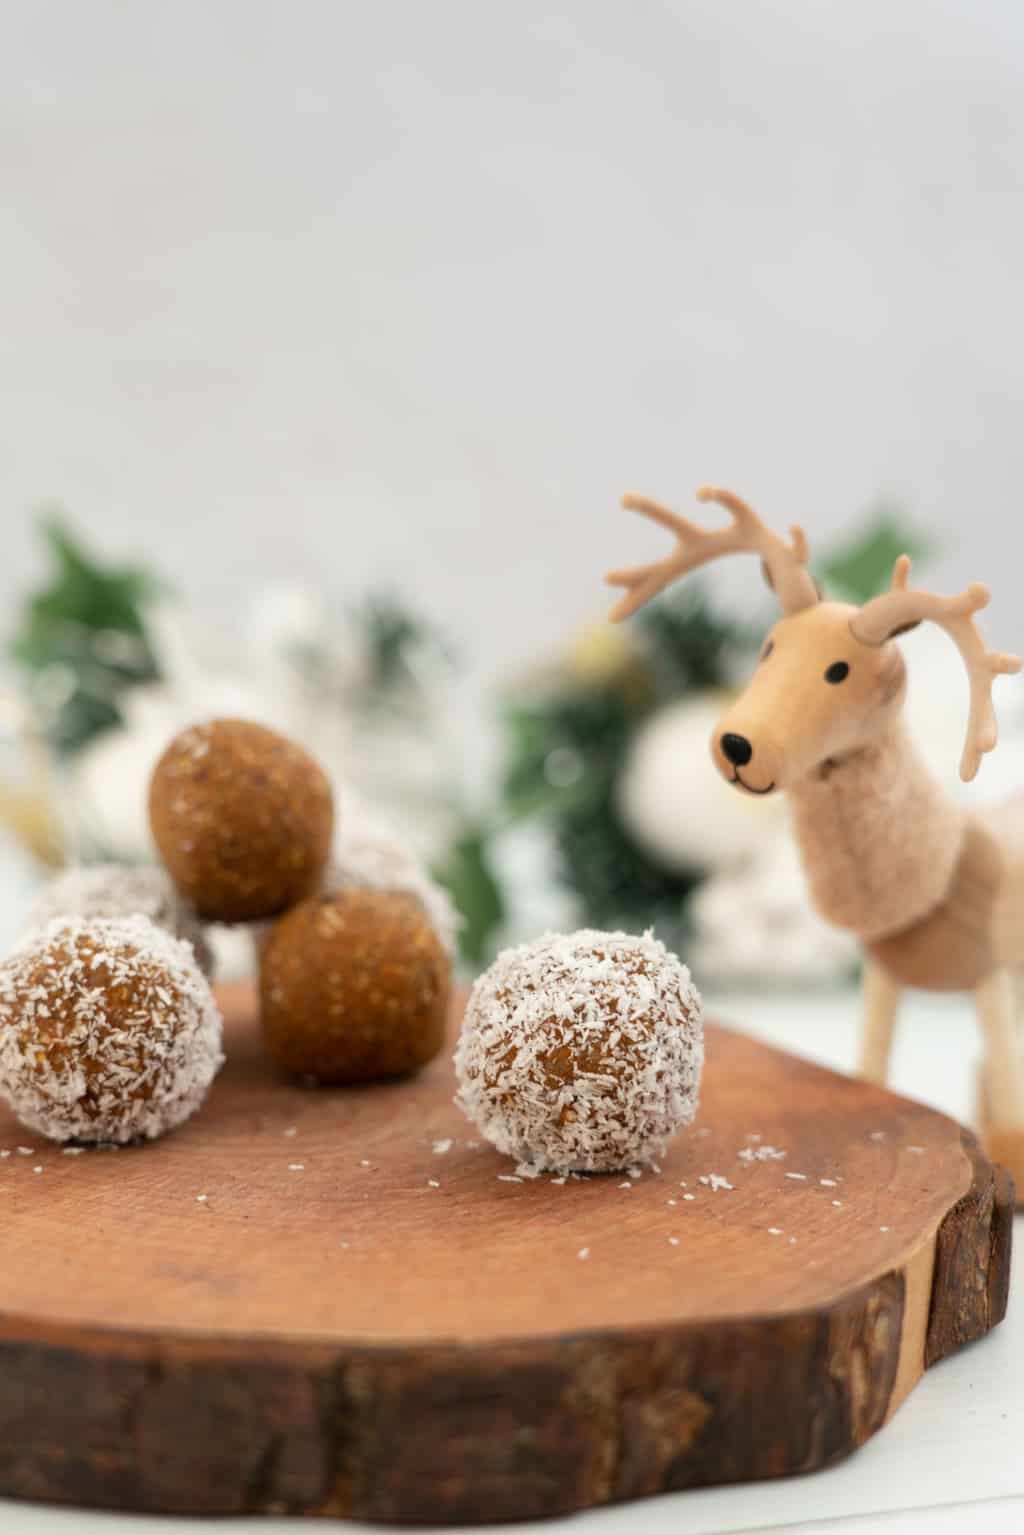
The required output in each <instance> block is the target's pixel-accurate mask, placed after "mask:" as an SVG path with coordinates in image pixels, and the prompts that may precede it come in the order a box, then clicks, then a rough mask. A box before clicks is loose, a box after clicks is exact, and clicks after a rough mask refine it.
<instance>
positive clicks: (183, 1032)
mask: <svg viewBox="0 0 1024 1535" xmlns="http://www.w3.org/2000/svg"><path fill="white" fill-rule="evenodd" d="M222 1061H223V1055H222V1053H221V1017H220V1013H219V1011H218V1009H217V1005H216V1003H215V1002H214V999H213V993H212V991H211V990H210V987H209V984H208V982H207V980H206V978H205V976H204V975H203V974H202V972H201V971H200V969H199V967H198V965H197V964H196V960H195V955H194V953H193V950H192V945H191V944H190V943H186V942H183V941H182V940H181V939H178V938H174V937H172V936H171V934H170V933H168V932H166V931H165V929H163V928H160V927H157V925H156V924H155V923H154V922H151V921H150V920H149V918H148V917H143V916H133V917H76V918H63V917H58V918H56V919H55V920H54V921H53V922H51V923H50V924H49V926H48V927H46V928H43V929H42V930H37V931H36V932H34V933H30V934H29V935H28V936H27V937H26V938H24V939H23V940H22V942H21V944H20V945H19V946H18V947H17V948H16V949H14V950H13V951H12V953H11V954H10V955H9V956H8V957H7V959H6V960H4V962H3V963H2V964H0V1096H2V1097H3V1098H4V1099H6V1101H7V1102H8V1103H9V1104H10V1106H11V1109H12V1110H13V1112H14V1113H15V1114H16V1115H17V1117H18V1118H19V1119H20V1120H21V1122H22V1124H24V1125H28V1126H29V1128H30V1129H33V1130H37V1131H39V1133H40V1134H42V1135H47V1136H49V1137H50V1138H51V1140H55V1141H69V1140H78V1141H113V1142H124V1141H132V1140H136V1139H139V1138H142V1137H145V1138H147V1139H150V1140H152V1139H153V1138H154V1137H156V1136H158V1135H163V1134H164V1132H165V1131H167V1130H173V1129H174V1128H175V1126H176V1125H180V1124H182V1123H183V1122H184V1121H185V1120H186V1119H188V1118H189V1116H190V1115H191V1114H193V1113H194V1112H195V1111H196V1109H197V1108H198V1107H199V1105H200V1104H201V1103H202V1101H203V1099H204V1098H205V1096H206V1092H207V1089H208V1088H209V1086H210V1083H211V1082H212V1081H213V1078H214V1077H215V1075H216V1074H217V1071H218V1070H219V1069H220V1066H221V1063H222Z"/></svg>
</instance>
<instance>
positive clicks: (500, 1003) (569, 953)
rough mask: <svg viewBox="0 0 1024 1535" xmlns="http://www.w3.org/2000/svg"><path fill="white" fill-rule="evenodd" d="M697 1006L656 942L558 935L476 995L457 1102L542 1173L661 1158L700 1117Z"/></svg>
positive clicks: (508, 964)
mask: <svg viewBox="0 0 1024 1535" xmlns="http://www.w3.org/2000/svg"><path fill="white" fill-rule="evenodd" d="M703 1060H704V1031H703V1018H702V1009H701V1001H700V997H699V995H698V993H697V990H696V988H695V987H694V985H693V983H692V981H691V980H690V972H689V971H688V970H687V968H686V966H685V965H684V964H682V963H681V961H680V960H678V959H677V958H676V956H675V955H674V954H672V953H670V951H669V950H668V949H666V948H665V946H664V944H661V943H659V942H658V941H657V939H655V938H654V937H652V936H651V935H650V934H645V935H644V936H643V937H631V936H629V935H628V934H626V933H601V932H595V931H592V930H587V929H585V930H583V931H582V932H578V933H571V934H567V935H563V934H555V933H550V934H548V935H547V936H546V937H544V938H540V939H538V940H537V941H536V942H534V943H528V944H523V945H522V946H521V947H519V948H517V949H508V950H506V951H505V952H504V953H503V954H500V955H499V956H498V958H497V960H496V961H495V962H494V964H493V965H492V966H491V968H490V969H489V970H487V971H486V972H485V973H484V974H483V975H482V976H481V977H480V979H479V980H478V981H477V983H476V985H475V986H474V987H473V991H472V994H471V996H470V999H469V1004H468V1006H467V1008H466V1014H465V1018H464V1021H463V1025H462V1033H461V1036H460V1039H459V1044H458V1048H457V1050H456V1052H455V1071H456V1076H457V1078H458V1083H459V1090H458V1095H457V1098H456V1102H457V1103H458V1104H459V1107H460V1108H461V1109H462V1110H463V1112H464V1113H465V1114H466V1115H467V1117H468V1118H469V1119H470V1120H472V1122H473V1124H475V1125H476V1126H477V1128H478V1129H479V1130H480V1131H481V1132H482V1133H483V1134H484V1135H485V1136H486V1137H487V1139H488V1140H489V1141H490V1142H491V1143H492V1144H493V1145H494V1146H496V1147H497V1149H498V1150H499V1151H503V1152H505V1153H507V1155H509V1156H512V1157H515V1158H516V1160H517V1161H519V1162H524V1163H527V1164H529V1165H530V1166H533V1167H536V1168H537V1169H538V1170H541V1169H550V1170H552V1171H557V1172H614V1171H617V1170H618V1169H620V1168H624V1167H629V1166H630V1165H631V1164H633V1163H645V1162H647V1163H649V1162H650V1161H651V1160H652V1159H653V1158H657V1157H658V1156H660V1155H661V1154H662V1152H663V1150H664V1148H665V1146H666V1144H667V1142H668V1140H669V1138H670V1137H671V1136H672V1135H674V1134H675V1132H676V1131H677V1130H678V1129H680V1127H681V1126H682V1125H685V1124H687V1123H689V1121H690V1120H691V1119H692V1118H693V1115H694V1113H695V1111H696V1107H697V1095H698V1090H699V1087H700V1079H701V1070H702V1067H703Z"/></svg>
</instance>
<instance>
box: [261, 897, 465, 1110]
mask: <svg viewBox="0 0 1024 1535" xmlns="http://www.w3.org/2000/svg"><path fill="white" fill-rule="evenodd" d="M449 970H450V967H449V962H448V955H447V954H446V952H445V949H444V946H443V944H442V943H441V940H440V939H439V938H438V936H437V933H436V932H435V930H434V927H433V924H432V922H431V920H430V918H429V916H428V915H427V912H426V910H425V909H424V907H423V906H422V904H421V903H420V902H419V901H418V900H417V899H416V898H415V897H414V896H411V895H409V894H407V893H406V892H404V891H397V890H373V889H368V888H366V887H363V886H357V885H346V886H344V887H343V888H342V889H340V890H336V891H333V892H324V893H323V894H321V895H317V896H313V897H311V898H310V899H309V900H306V901H303V902H302V904H301V905H299V906H296V907H295V909H294V910H293V911H290V912H288V913H287V915H286V916H284V917H281V918H280V919H279V920H278V921H277V922H276V923H275V924H274V926H273V927H272V928H271V930H270V932H269V934H268V935H267V938H266V940H265V942H264V944H263V947H262V951H261V955H260V1016H261V1019H262V1024H263V1039H264V1043H265V1045H266V1048H267V1052H268V1054H269V1055H270V1056H271V1058H272V1059H273V1060H274V1061H275V1063H276V1064H277V1065H278V1066H280V1067H281V1068H282V1069H283V1070H285V1071H288V1072H293V1073H295V1074H296V1075H298V1076H308V1077H315V1078H316V1079H317V1080H318V1081H320V1082H366V1081H371V1080H372V1079H374V1078H376V1077H395V1076H402V1075H404V1074H405V1073H406V1072H409V1071H414V1070H415V1069H416V1068H417V1067H419V1066H423V1065H425V1064H426V1063H427V1061H429V1060H432V1059H433V1057H434V1056H435V1055H436V1054H437V1053H438V1051H439V1050H440V1048H441V1046H442V1044H443V1043H444V1034H445V1021H446V1016H447V1011H448V992H449V983H450V977H449Z"/></svg>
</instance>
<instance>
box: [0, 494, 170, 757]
mask: <svg viewBox="0 0 1024 1535" xmlns="http://www.w3.org/2000/svg"><path fill="white" fill-rule="evenodd" d="M40 531H41V533H42V536H43V539H44V541H45V544H46V547H47V550H48V553H49V555H50V560H51V565H52V571H51V575H50V578H49V581H48V583H47V585H46V586H45V587H43V589H42V590H41V591H38V592H35V593H34V594H32V595H31V596H29V597H28V599H27V600H26V602H25V605H24V609H23V611H22V614H21V619H20V622H19V625H18V628H17V630H16V632H15V634H14V636H13V638H12V640H11V645H10V651H11V655H12V657H13V659H14V660H15V662H17V664H18V665H19V666H20V667H21V668H22V669H23V670H24V671H25V672H26V673H27V674H28V677H29V681H30V685H31V688H32V691H33V694H34V696H35V697H36V700H37V702H38V704H39V706H40V714H41V716H42V718H43V721H44V724H45V727H46V730H47V734H48V736H49V738H50V740H51V742H52V744H53V746H54V747H55V749H56V750H57V751H58V752H60V753H62V754H65V753H71V752H75V751H78V750H79V749H80V748H81V747H83V746H85V745H87V744H88V743H89V742H90V741H91V740H93V739H94V737H95V736H97V735H98V734H100V733H101V732H102V731H104V730H109V729H111V728H112V727H114V726H116V725H118V724H120V722H121V710H120V707H119V700H120V697H121V695H122V694H123V692H124V690H125V689H126V688H130V687H135V686H137V685H138V684H139V683H143V682H152V681H154V680H155V679H156V677H157V675H158V673H157V665H156V659H155V657H154V655H153V651H152V649H151V647H150V644H149V640H148V638H147V636H146V627H145V622H144V618H143V613H144V610H145V606H146V604H147V603H148V602H150V601H151V600H152V599H153V597H154V596H155V595H156V594H157V592H158V591H159V589H160V588H159V585H158V583H157V581H156V580H155V578H154V577H153V576H151V575H150V574H149V573H148V572H146V571H144V570H140V569H138V568H136V567H134V566H124V567H110V568H108V567H106V566H103V565H101V564H99V563H98V562H97V561H96V560H95V559H94V558H93V557H92V556H91V555H89V554H88V553H87V552H86V550H85V549H84V548H83V546H82V545H81V544H80V543H78V542H77V540H75V539H74V538H73V537H72V535H71V533H70V532H69V531H68V529H67V527H66V526H65V524H64V523H63V522H62V521H61V520H60V519H59V518H57V517H53V516H49V517H47V518H46V519H45V520H43V521H42V522H41V524H40Z"/></svg>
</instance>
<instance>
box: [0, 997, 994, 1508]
mask: <svg viewBox="0 0 1024 1535" xmlns="http://www.w3.org/2000/svg"><path fill="white" fill-rule="evenodd" d="M225 1002H226V1006H227V1010H228V1014H229V1029H228V1041H227V1044H228V1054H229V1063H228V1065H227V1067H226V1068H225V1070H224V1072H223V1074H222V1076H221V1077H220V1079H219V1080H218V1083H217V1084H216V1087H215V1089H214V1093H213V1095H212V1097H211V1099H210V1102H209V1104H208V1105H207V1107H206V1109H205V1110H204V1111H203V1113H202V1114H201V1115H200V1116H198V1117H197V1118H196V1119H195V1120H194V1121H193V1122H192V1123H191V1124H190V1125H189V1126H187V1127H186V1128H185V1129H183V1130H182V1131H180V1132H178V1133H177V1134H175V1135H172V1136H169V1137H168V1138H167V1139H165V1140H164V1141H161V1142H158V1143H156V1144H154V1145H150V1146H145V1147H140V1148H132V1149H125V1150H122V1151H118V1152H113V1151H102V1150H96V1151H90V1152H86V1153H84V1154H82V1155H79V1156H67V1155H65V1154H63V1153H62V1152H61V1151H60V1150H59V1148H56V1147H43V1146H41V1145H40V1143H39V1141H38V1139H37V1138H35V1137H33V1136H31V1135H26V1134H25V1133H24V1132H21V1131H20V1130H19V1129H18V1127H17V1126H16V1125H15V1124H14V1123H13V1122H12V1121H11V1120H10V1119H9V1118H6V1117H2V1116H0V1150H5V1151H9V1152H10V1153H11V1154H10V1155H9V1156H7V1157H5V1158H3V1159H0V1198H2V1200H3V1215H4V1221H3V1237H2V1252H3V1262H2V1264H0V1495H12V1496H21V1497H27V1498H38V1499H47V1500H52V1501H58V1502H71V1503H79V1504H83V1505H94V1506H107V1507H113V1508H128V1509H136V1510H154V1511H166V1512H185V1513H196V1514H201V1513H202V1514H214V1513H227V1514H230V1513H238V1514H241V1513H256V1512H294V1513H309V1514H326V1515H330V1514H334V1515H350V1516H358V1517H362V1518H369V1519H377V1520H388V1521H403V1522H404V1521H411V1522H416V1521H420V1522H422V1521H431V1522H460V1521H461V1522H467V1521H473V1520H488V1519H515V1518H526V1517H540V1516H544V1515H553V1514H559V1513H565V1512H569V1511H571V1510H574V1509H578V1508H582V1507H586V1506H590V1505H593V1504H597V1503H603V1502H608V1501H612V1500H616V1499H624V1498H633V1497H639V1496H644V1495H648V1494H652V1493H656V1492H659V1491H663V1490H667V1489H672V1488H683V1487H693V1486H703V1485H708V1484H710V1483H716V1482H735V1481H741V1480H748V1479H754V1478H760V1477H766V1476H778V1475H788V1474H793V1473H796V1472H803V1471H810V1470H814V1469H816V1468H818V1467H821V1466H825V1465H829V1464H831V1463H833V1462H834V1461H836V1460H838V1459H840V1458H841V1457H842V1456H844V1455H846V1454H848V1453H849V1452H850V1451H851V1450H853V1449H854V1448H856V1447H857V1446H858V1445H859V1444H862V1443H863V1442H864V1440H865V1439H867V1438H868V1437H869V1436H870V1435H871V1434H872V1433H874V1432H875V1431H876V1430H877V1429H878V1428H880V1427H881V1426H882V1424H883V1423H884V1422H885V1421H886V1419H887V1417H888V1416H889V1415H890V1414H891V1412H892V1411H893V1410H894V1409H895V1407H896V1406H898V1404H899V1402H900V1401H902V1400H903V1398H904V1397H905V1395H906V1394H907V1392H908V1391H909V1390H911V1389H912V1387H913V1385H914V1383H915V1381H916V1380H917V1379H918V1377H919V1375H920V1373H921V1371H922V1369H923V1368H925V1366H926V1365H928V1364H932V1363H935V1362H936V1361H937V1360H938V1359H940V1358H942V1357H943V1356H944V1355H945V1354H947V1353H949V1352H950V1351H951V1350H952V1349H954V1348H957V1347H959V1346H961V1345H962V1344H964V1343H966V1342H969V1341H971V1340H973V1339H975V1338H977V1337H980V1336H981V1335H982V1334H984V1333H985V1332H987V1331H988V1330H989V1328H991V1327H992V1326H994V1325H995V1323H996V1322H998V1321H999V1320H1000V1318H1001V1316H1002V1314H1003V1311H1004V1310H1005V1304H1006V1285H1007V1280H1008V1275H1009V1260H1010V1250H1009V1249H1010V1230H1011V1212H1012V1202H1013V1191H1012V1185H1011V1184H1010V1182H1009V1180H1008V1179H1007V1178H1006V1177H1005V1176H1004V1175H1002V1174H1000V1173H998V1172H997V1171H996V1170H994V1169H993V1168H992V1166H991V1165H990V1164H989V1163H988V1162H987V1161H986V1160H985V1158H984V1157H982V1156H981V1155H980V1153H979V1152H978V1151H977V1148H976V1147H975V1145H974V1143H973V1141H972V1140H971V1138H970V1137H969V1136H967V1135H966V1133H965V1132H962V1131H961V1130H960V1128H959V1127H958V1126H957V1125H956V1124H954V1123H953V1122H952V1121H951V1120H949V1119H946V1118H945V1117H943V1116H942V1115H939V1114H936V1113H934V1112H932V1111H930V1110H928V1109H925V1108H923V1107H921V1106H920V1105H917V1104H914V1103H911V1102H909V1101H907V1100H905V1099H901V1098H897V1097H895V1096H893V1095H892V1094H890V1093H887V1092H885V1091H883V1090H881V1089H878V1088H873V1087H870V1086H868V1085H867V1084H865V1083H862V1082H858V1081H853V1080H849V1079H847V1078H844V1077H840V1076H837V1075H835V1074H834V1073H831V1072H828V1071H824V1070H821V1069H819V1068H817V1067H814V1066H811V1065H809V1064H807V1063H805V1062H802V1061H799V1060H796V1059H794V1058H793V1057H790V1056H787V1055H785V1054H783V1053H781V1052H779V1051H776V1050H773V1049H770V1048H768V1047H766V1046H764V1045H761V1044H758V1043H756V1042H754V1041H752V1040H750V1039H747V1038H745V1037H744V1036H742V1035H741V1034H737V1033H733V1032H731V1031H728V1030H725V1029H721V1028H712V1029H711V1030H710V1031H709V1039H708V1062H707V1068H706V1074H705V1087H704V1095H703V1104H702V1109H701V1113H700V1116H699V1118H698V1121H697V1124H696V1125H695V1126H694V1127H692V1128H691V1129H690V1130H688V1131H687V1132H685V1133H684V1134H683V1135H681V1136H680V1137H679V1138H678V1139H677V1141H676V1142H675V1144H674V1145H673V1147H672V1148H671V1151H670V1154H669V1156H668V1157H667V1158H666V1160H665V1162H664V1164H663V1166H662V1169H661V1172H660V1174H653V1173H646V1174H644V1175H643V1176H642V1177H639V1178H629V1177H627V1176H625V1175H623V1176H622V1177H597V1178H587V1179H581V1180H576V1179H570V1180H568V1181H567V1182H565V1183H555V1182H553V1181H552V1180H551V1179H550V1178H547V1177H545V1178H541V1179H536V1180H532V1181H531V1180H523V1181H518V1182H517V1181H507V1180H508V1179H509V1178H511V1177H514V1176H515V1174H514V1168H513V1167H512V1166H511V1165H510V1164H509V1163H508V1162H506V1161H505V1160H503V1159H502V1158H500V1157H498V1156H497V1155H496V1154H495V1153H494V1152H493V1151H492V1150H491V1149H490V1148H489V1147H487V1146H486V1145H483V1144H480V1143H479V1142H478V1141H476V1140H475V1137H474V1135H473V1132H472V1129H471V1127H469V1126H468V1125H467V1124H466V1122H465V1121H464V1120H463V1119H462V1118H461V1116H460V1115H459V1114H458V1111H457V1110H456V1109H455V1108H454V1106H453V1105H452V1102H451V1095H452V1090H453V1083H452V1078H451V1067H450V1062H449V1058H448V1054H447V1052H446V1054H445V1055H444V1057H442V1058H441V1059H439V1060H437V1061H436V1062H434V1064H433V1065H432V1066H431V1067H430V1068H429V1069H428V1070H427V1071H426V1072H424V1073H423V1074H421V1076H419V1077H418V1078H415V1079H413V1080H410V1081H405V1082H400V1083H392V1084H388V1085H381V1086H375V1087H370V1088H361V1089H358V1090H344V1091H330V1092H327V1091H323V1090H311V1089H306V1088H303V1087H301V1086H298V1085H296V1084H294V1083H289V1082H287V1081H285V1080H282V1079H281V1078H279V1077H278V1076H276V1075H275V1074H274V1072H273V1071H272V1070H271V1068H270V1067H269V1066H268V1065H267V1063H266V1062H265V1060H264V1058H263V1056H262V1054H261V1051H260V1048H259V1041H258V1033H257V1031H256V1029H255V1027H254V1023H253V1020H252V1016H251V1011H252V1010H251V1003H250V1000H249V997H248V994H247V993H244V992H241V993H233V994H230V995H226V996H225ZM448 1142H450V1143H451V1144H450V1145H446V1143H448ZM19 1146H22V1147H25V1148H26V1149H27V1150H28V1151H29V1153H30V1154H29V1155H24V1154H22V1153H21V1152H20V1151H19V1150H18V1147H19ZM765 1147H774V1148H776V1149H778V1150H782V1151H785V1153H786V1155H785V1157H784V1158H772V1157H766V1158H765V1159H764V1160H757V1159H756V1156H755V1157H751V1156H749V1155H748V1156H740V1153H741V1152H750V1153H756V1152H757V1151H758V1149H761V1150H762V1151H763V1148H765ZM435 1148H436V1149H435ZM37 1168H41V1169H42V1171H36V1169H37ZM712 1178H714V1179H715V1180H719V1179H724V1180H725V1181H726V1183H727V1184H729V1185H731V1186H730V1187H725V1186H724V1185H723V1186H719V1187H717V1188H713V1187H712V1186H711V1183H710V1182H709V1181H703V1180H711V1179H712ZM625 1184H628V1185H629V1186H628V1187H625V1186H624V1185H625ZM201 1196H202V1197H201ZM687 1196H690V1197H687ZM581 1254H582V1256H581Z"/></svg>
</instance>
